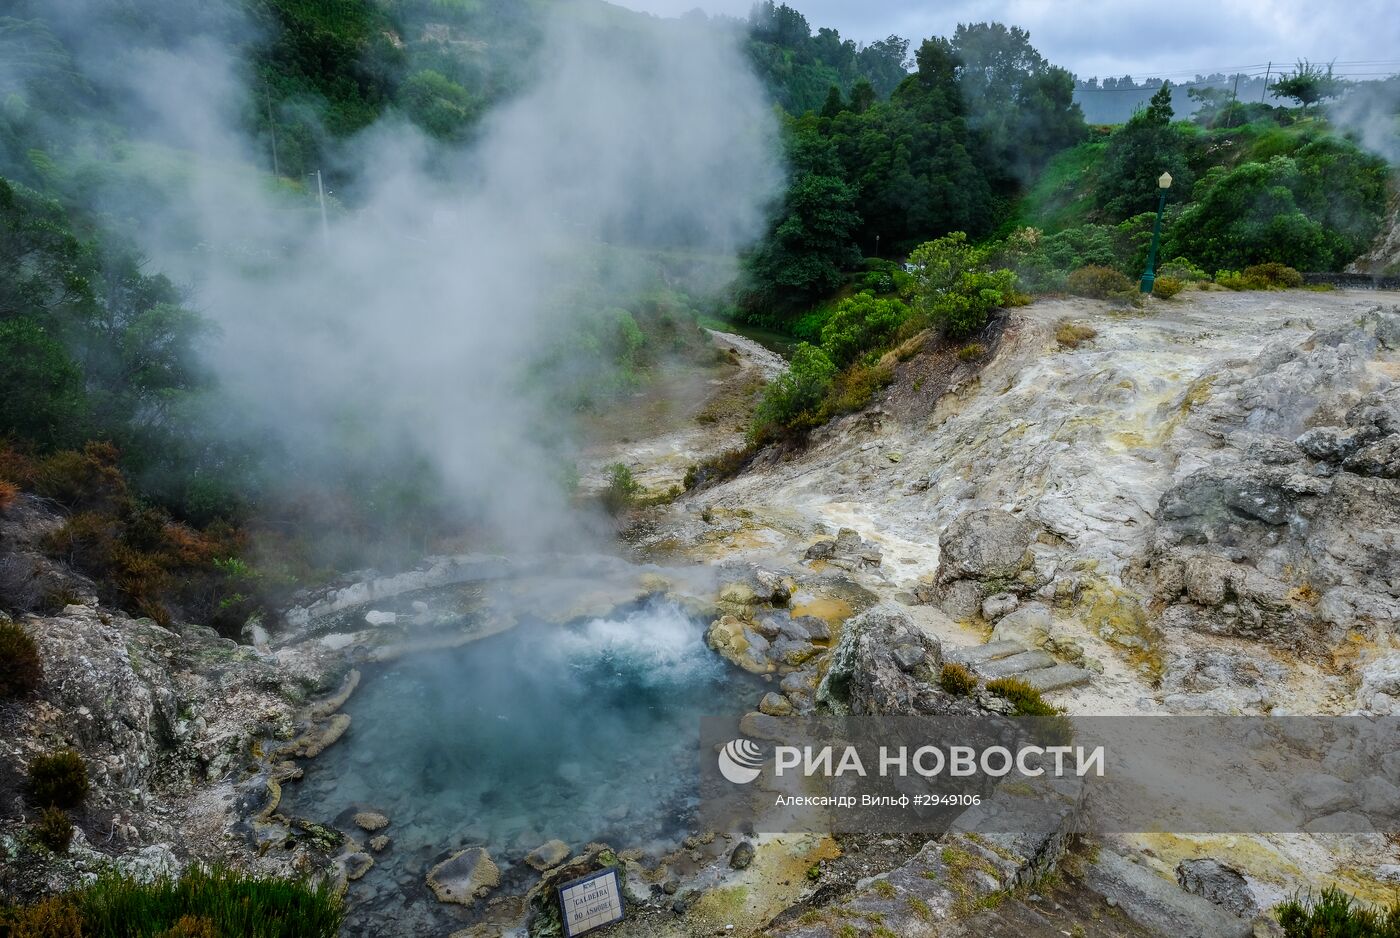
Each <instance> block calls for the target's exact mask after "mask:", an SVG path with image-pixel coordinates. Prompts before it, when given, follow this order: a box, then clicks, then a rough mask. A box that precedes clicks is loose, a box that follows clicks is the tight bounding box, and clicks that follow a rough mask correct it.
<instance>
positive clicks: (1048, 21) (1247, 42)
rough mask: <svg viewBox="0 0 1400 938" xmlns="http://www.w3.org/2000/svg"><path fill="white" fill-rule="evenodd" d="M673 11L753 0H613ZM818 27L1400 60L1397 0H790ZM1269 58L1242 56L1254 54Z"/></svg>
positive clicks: (1216, 62) (1175, 51) (1359, 69)
mask: <svg viewBox="0 0 1400 938" xmlns="http://www.w3.org/2000/svg"><path fill="white" fill-rule="evenodd" d="M612 2H614V3H617V4H619V5H621V6H625V7H630V8H632V9H634V10H644V11H646V12H649V13H656V14H659V15H662V16H675V15H678V14H681V13H684V12H687V11H689V10H693V9H695V8H697V7H698V8H700V9H702V10H704V11H705V12H707V13H726V14H730V15H735V16H746V15H747V14H748V11H749V9H750V7H751V6H752V5H753V3H752V0H612ZM790 5H791V6H793V7H795V8H796V9H798V10H800V11H801V12H802V14H803V15H804V16H806V17H807V22H809V23H810V24H811V25H812V29H813V30H814V31H815V30H816V29H817V28H818V27H821V26H832V27H835V28H836V29H838V30H840V32H841V35H842V36H843V37H846V38H849V39H855V40H857V41H860V42H869V41H871V40H873V39H881V38H884V37H885V36H888V35H890V34H891V33H893V34H896V35H900V36H903V37H905V38H906V39H912V40H914V42H915V44H917V43H918V42H919V40H921V39H924V38H927V37H928V36H934V35H949V34H951V33H952V31H953V27H954V26H955V25H956V24H958V23H959V22H980V21H984V20H999V21H1001V22H1004V23H1008V24H1012V25H1017V26H1022V27H1024V28H1026V29H1028V30H1030V33H1031V42H1032V43H1033V44H1034V45H1035V46H1036V48H1038V49H1039V50H1040V52H1041V54H1042V55H1044V56H1045V57H1046V58H1048V59H1049V60H1050V61H1051V62H1053V63H1054V64H1056V65H1063V66H1064V67H1066V68H1068V69H1070V70H1071V71H1073V72H1075V73H1076V74H1078V75H1080V76H1082V77H1086V78H1087V77H1089V76H1091V75H1098V76H1100V77H1107V76H1110V75H1113V76H1118V75H1125V74H1131V75H1133V76H1134V77H1136V78H1143V77H1163V78H1170V79H1177V78H1180V79H1183V80H1184V79H1189V78H1191V77H1193V76H1194V75H1195V74H1196V73H1197V72H1200V73H1202V74H1209V73H1210V72H1215V71H1220V72H1227V73H1228V72H1231V71H1234V70H1235V69H1240V70H1243V71H1248V72H1253V71H1256V70H1257V71H1259V72H1261V73H1262V72H1263V70H1264V64H1265V63H1267V62H1268V61H1269V60H1270V59H1272V60H1273V61H1274V63H1275V64H1277V63H1279V62H1284V63H1287V64H1289V65H1291V64H1292V63H1293V62H1294V61H1296V60H1297V59H1299V58H1307V59H1311V60H1313V61H1318V62H1327V61H1332V60H1336V61H1337V63H1338V65H1337V71H1338V72H1340V73H1342V74H1345V75H1354V76H1356V77H1358V78H1360V77H1368V74H1369V73H1373V72H1382V73H1385V74H1390V73H1393V72H1397V71H1400V13H1397V8H1396V4H1395V2H1394V0H1173V2H1168V3H1162V2H1160V0H1153V2H1149V0H1096V2H1093V3H1089V2H1083V0H1076V2H1070V0H1059V2H1052V0H977V2H972V0H790ZM1256 65H1257V66H1258V68H1257V69H1255V68H1247V69H1245V68H1242V67H1243V66H1256Z"/></svg>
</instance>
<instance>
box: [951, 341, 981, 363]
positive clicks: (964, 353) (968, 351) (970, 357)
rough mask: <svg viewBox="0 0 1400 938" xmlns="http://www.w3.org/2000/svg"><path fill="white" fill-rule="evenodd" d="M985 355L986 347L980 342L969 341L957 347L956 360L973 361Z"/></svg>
mask: <svg viewBox="0 0 1400 938" xmlns="http://www.w3.org/2000/svg"><path fill="white" fill-rule="evenodd" d="M986 356H987V347H986V346H985V345H983V344H982V343H981V342H969V343H968V344H967V345H964V346H963V347H962V348H960V349H958V361H960V362H975V361H980V360H981V359H983V358H985V357H986Z"/></svg>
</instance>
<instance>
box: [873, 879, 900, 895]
mask: <svg viewBox="0 0 1400 938" xmlns="http://www.w3.org/2000/svg"><path fill="white" fill-rule="evenodd" d="M870 888H871V889H873V890H874V891H875V895H877V896H879V897H880V898H881V899H893V898H894V895H895V888H894V883H892V882H890V881H889V880H887V879H877V880H875V882H874V884H872V885H871V887H870Z"/></svg>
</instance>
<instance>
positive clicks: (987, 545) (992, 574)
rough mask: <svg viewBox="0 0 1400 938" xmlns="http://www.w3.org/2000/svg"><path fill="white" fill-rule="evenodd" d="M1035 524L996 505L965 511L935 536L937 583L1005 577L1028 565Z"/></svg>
mask: <svg viewBox="0 0 1400 938" xmlns="http://www.w3.org/2000/svg"><path fill="white" fill-rule="evenodd" d="M1035 537H1036V528H1035V526H1034V525H1033V524H1031V523H1030V522H1028V521H1026V520H1024V519H1022V518H1020V517H1018V516H1016V515H1013V514H1011V512H1009V511H1002V510H1001V509H999V508H979V509H976V510H974V511H967V512H964V513H963V514H961V515H959V516H958V517H957V518H955V519H954V520H953V523H952V524H950V525H948V527H946V528H944V529H943V533H942V534H940V535H939V536H938V577H937V580H938V582H939V583H951V582H953V581H954V580H966V579H973V580H1009V579H1011V578H1013V577H1015V576H1016V575H1017V574H1018V573H1020V572H1021V571H1022V570H1025V569H1026V568H1028V567H1030V565H1031V563H1032V560H1033V558H1032V556H1031V553H1030V547H1031V544H1032V543H1033V542H1034V541H1035Z"/></svg>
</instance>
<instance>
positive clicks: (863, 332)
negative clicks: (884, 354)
mask: <svg viewBox="0 0 1400 938" xmlns="http://www.w3.org/2000/svg"><path fill="white" fill-rule="evenodd" d="M908 318H909V307H907V306H905V305H904V304H903V303H901V302H900V301H899V300H879V299H876V298H875V297H873V296H870V295H869V294H866V293H862V294H860V295H858V296H853V297H849V298H847V299H844V300H842V301H841V302H840V303H838V304H837V306H836V310H835V311H834V312H833V313H832V314H831V317H830V318H829V319H827V321H826V323H825V324H824V325H823V326H822V351H824V352H826V354H827V357H828V358H830V359H831V360H832V362H833V363H835V364H836V365H838V366H844V365H849V364H850V363H851V362H853V361H855V360H856V359H857V358H858V357H860V355H861V353H862V352H867V351H870V350H878V349H882V348H884V347H885V346H887V345H889V344H890V340H891V339H892V337H893V336H894V334H895V332H897V331H898V329H899V327H900V326H902V325H903V324H904V321H905V320H906V319H908Z"/></svg>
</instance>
